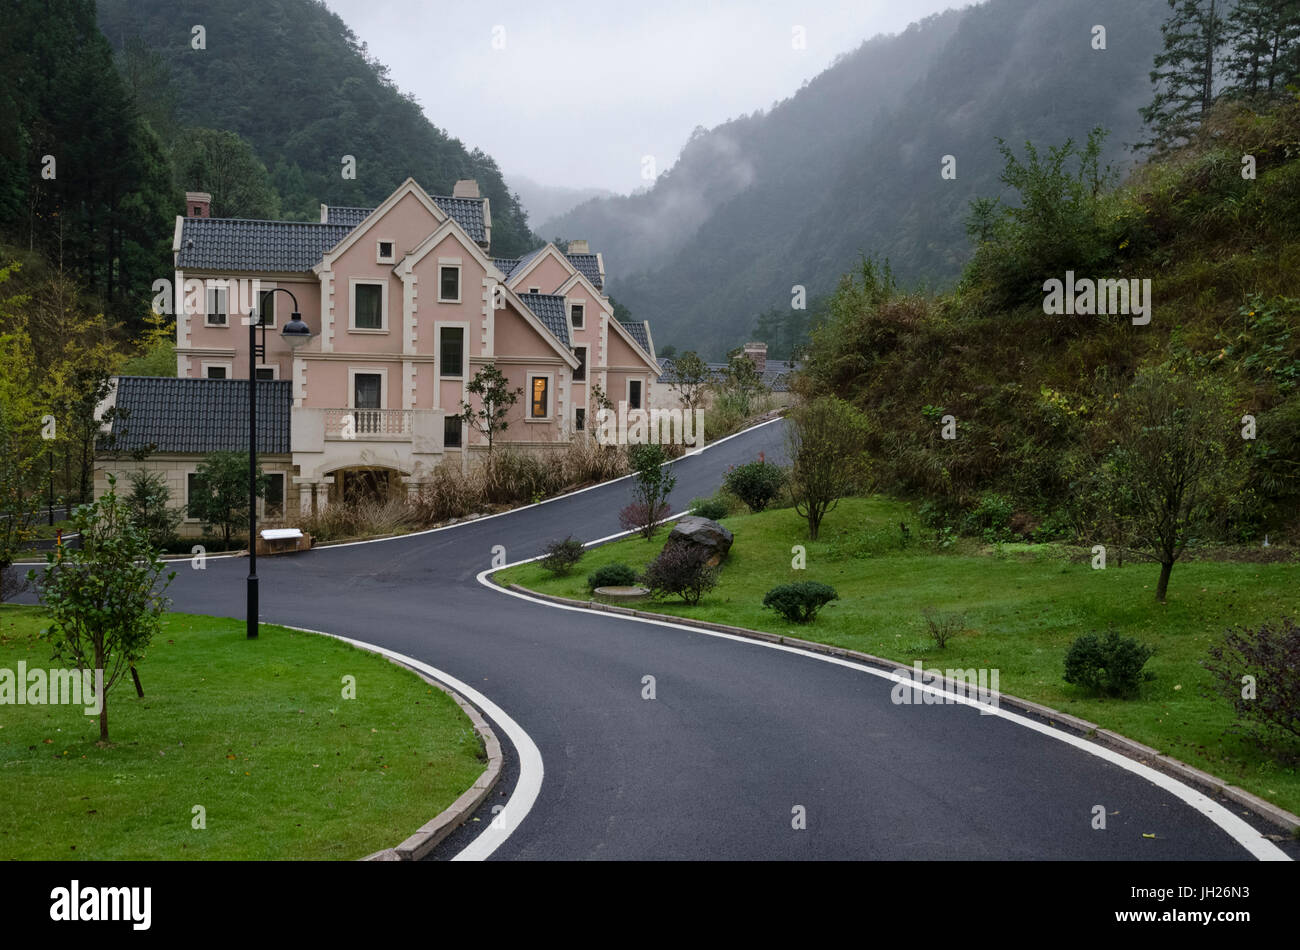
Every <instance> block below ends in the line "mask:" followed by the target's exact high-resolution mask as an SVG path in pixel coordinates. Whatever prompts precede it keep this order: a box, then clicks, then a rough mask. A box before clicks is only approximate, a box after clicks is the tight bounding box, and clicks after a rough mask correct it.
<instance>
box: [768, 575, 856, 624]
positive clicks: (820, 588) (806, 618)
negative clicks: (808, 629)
mask: <svg viewBox="0 0 1300 950" xmlns="http://www.w3.org/2000/svg"><path fill="white" fill-rule="evenodd" d="M839 598H840V595H839V594H837V593H836V592H835V588H834V587H831V586H830V585H829V584H821V583H818V582H817V581H799V582H798V583H796V584H779V585H777V586H776V587H773V588H772V589H771V590H769V591H768V592H767V593H766V594H765V595H763V606H764V607H770V608H771V609H772V610H775V611H776V612H777V613H779V614H780V615H781V616H782V617H784V618H785V619H786V620H788V621H790V622H791V623H810V622H811V621H812V620H813V618H814V617H816V616H817V611H819V610H821V609H822V608H823V607H825V606H826V605H827V604H829V603H830V602H831V601H832V600H839Z"/></svg>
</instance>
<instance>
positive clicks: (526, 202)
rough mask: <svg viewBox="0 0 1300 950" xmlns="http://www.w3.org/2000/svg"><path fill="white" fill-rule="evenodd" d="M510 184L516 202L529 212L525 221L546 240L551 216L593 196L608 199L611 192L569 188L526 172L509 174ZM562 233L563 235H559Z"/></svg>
mask: <svg viewBox="0 0 1300 950" xmlns="http://www.w3.org/2000/svg"><path fill="white" fill-rule="evenodd" d="M510 187H511V188H512V189H513V190H514V192H515V196H516V197H517V198H518V199H519V204H520V205H522V206H523V209H524V211H526V212H527V213H528V220H529V222H531V223H532V226H533V228H534V229H535V230H536V231H537V233H538V234H541V235H543V236H545V237H546V238H547V239H548V240H549V239H550V238H552V237H555V236H556V235H555V233H554V232H551V231H548V230H547V228H549V227H550V226H551V219H552V218H558V217H560V215H563V214H566V213H568V212H569V211H572V210H573V209H574V208H576V207H577V206H578V205H580V204H582V203H583V202H584V201H590V200H591V199H593V198H610V197H613V196H614V192H612V191H610V190H609V189H608V188H568V187H566V186H564V185H543V184H542V183H541V182H538V181H533V179H531V178H529V177H528V176H527V175H511V176H510ZM561 236H563V235H561Z"/></svg>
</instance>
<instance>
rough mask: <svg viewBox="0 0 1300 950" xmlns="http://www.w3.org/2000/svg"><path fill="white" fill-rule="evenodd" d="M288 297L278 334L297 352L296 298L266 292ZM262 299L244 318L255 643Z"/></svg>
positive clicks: (301, 334)
mask: <svg viewBox="0 0 1300 950" xmlns="http://www.w3.org/2000/svg"><path fill="white" fill-rule="evenodd" d="M276 292H279V293H282V294H288V295H289V299H290V300H292V301H293V314H292V316H290V318H289V322H288V323H286V324H285V325H284V329H283V330H281V331H280V336H281V337H282V338H283V339H284V340H285V342H287V343H288V344H289V345H290V346H291V347H293V348H294V349H297V348H298V347H299V346H301V345H302V344H303V343H306V342H307V340H308V339H310V338H311V330H310V329H309V328H308V326H307V324H306V323H304V322H303V319H302V314H300V313H299V312H298V298H297V297H295V296H294V295H293V291H291V290H286V289H285V288H283V287H274V288H272V289H271V290H268V291H266V293H267V294H273V293H276ZM265 299H266V298H265V296H263V297H262V298H261V299H259V300H258V302H257V310H258V313H257V319H253V317H251V316H249V317H245V318H244V320H245V322H246V323H247V324H248V608H247V613H246V617H247V620H246V624H247V632H248V639H250V640H255V639H257V359H258V357H259V356H260V357H261V358H262V359H266V322H265V314H264V313H263V312H262V306H263V301H265ZM259 326H260V327H261V328H262V342H261V344H260V345H259V344H258V342H257V328H258V327H259Z"/></svg>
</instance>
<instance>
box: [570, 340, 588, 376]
mask: <svg viewBox="0 0 1300 950" xmlns="http://www.w3.org/2000/svg"><path fill="white" fill-rule="evenodd" d="M573 355H574V356H576V357H577V358H578V368H577V369H575V370H574V371H573V381H574V382H582V381H583V380H585V379H586V378H587V348H586V347H585V346H575V347H574V348H573Z"/></svg>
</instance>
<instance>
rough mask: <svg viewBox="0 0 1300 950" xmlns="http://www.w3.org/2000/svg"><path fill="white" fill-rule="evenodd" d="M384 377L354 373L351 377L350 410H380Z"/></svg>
mask: <svg viewBox="0 0 1300 950" xmlns="http://www.w3.org/2000/svg"><path fill="white" fill-rule="evenodd" d="M383 382H384V377H383V376H381V375H380V374H379V373H356V374H354V375H353V377H352V408H354V409H382V408H383Z"/></svg>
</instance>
